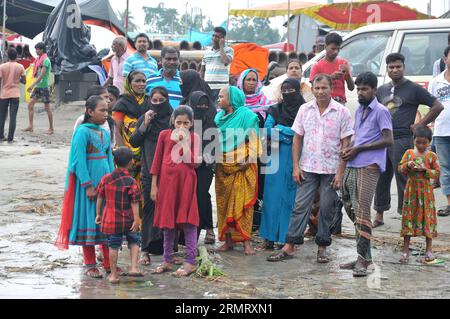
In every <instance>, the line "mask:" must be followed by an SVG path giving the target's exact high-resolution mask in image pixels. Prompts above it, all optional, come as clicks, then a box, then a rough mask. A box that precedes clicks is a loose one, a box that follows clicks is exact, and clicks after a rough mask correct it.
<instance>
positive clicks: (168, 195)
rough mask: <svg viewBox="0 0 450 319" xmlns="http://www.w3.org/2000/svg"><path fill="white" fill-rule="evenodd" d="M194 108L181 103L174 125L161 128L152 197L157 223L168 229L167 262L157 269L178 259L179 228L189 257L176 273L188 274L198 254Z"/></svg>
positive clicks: (165, 243) (153, 164) (153, 170)
mask: <svg viewBox="0 0 450 319" xmlns="http://www.w3.org/2000/svg"><path fill="white" fill-rule="evenodd" d="M192 126H193V112H192V109H191V108H190V107H187V106H179V107H178V108H177V109H175V110H174V111H173V115H172V127H173V129H168V130H164V131H161V133H160V134H159V138H158V144H157V146H156V151H155V157H154V159H153V163H152V168H151V170H150V173H151V174H152V190H151V199H152V200H153V201H155V218H154V226H155V227H157V228H160V229H162V230H163V233H164V245H163V246H164V263H163V264H162V265H160V266H159V267H157V268H156V269H155V271H154V272H155V273H162V272H165V271H171V270H172V267H173V263H174V258H173V246H174V242H175V238H176V232H177V230H178V229H180V230H183V232H184V236H185V242H186V254H187V256H186V260H185V263H184V264H183V267H181V268H180V269H178V270H177V272H176V273H175V274H176V275H177V276H188V275H189V274H191V273H192V272H194V271H195V268H196V261H195V257H196V256H197V227H198V224H199V215H198V205H197V193H196V189H197V175H196V173H195V167H196V166H198V165H196V163H201V159H198V158H197V157H198V155H197V154H199V150H198V148H199V145H200V140H199V137H198V136H197V135H195V134H194V133H193V132H190V130H191V129H192Z"/></svg>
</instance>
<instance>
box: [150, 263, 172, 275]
mask: <svg viewBox="0 0 450 319" xmlns="http://www.w3.org/2000/svg"><path fill="white" fill-rule="evenodd" d="M168 271H173V268H172V266H168V265H164V264H162V265H159V266H158V267H156V268H155V269H154V270H153V271H152V273H153V274H162V273H163V272H168Z"/></svg>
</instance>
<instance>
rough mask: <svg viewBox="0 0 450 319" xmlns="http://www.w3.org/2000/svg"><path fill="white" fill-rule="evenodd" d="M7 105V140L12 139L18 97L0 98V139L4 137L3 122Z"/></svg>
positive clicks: (17, 108)
mask: <svg viewBox="0 0 450 319" xmlns="http://www.w3.org/2000/svg"><path fill="white" fill-rule="evenodd" d="M8 106H9V130H8V141H12V140H13V139H14V132H15V131H16V119H17V111H18V110H19V99H18V98H11V99H1V100H0V139H4V138H5V122H6V118H7V117H8Z"/></svg>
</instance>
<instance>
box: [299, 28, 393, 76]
mask: <svg viewBox="0 0 450 319" xmlns="http://www.w3.org/2000/svg"><path fill="white" fill-rule="evenodd" d="M391 35H392V32H391V31H389V32H371V33H365V34H360V35H357V36H354V37H352V38H350V39H348V40H347V41H345V42H344V44H343V45H342V48H341V52H340V53H339V56H340V57H341V58H344V59H346V60H347V61H348V62H349V63H350V66H351V70H352V74H353V76H355V77H356V76H358V75H359V74H361V73H363V72H367V71H370V72H373V73H375V74H376V75H380V67H381V63H382V59H383V57H384V51H385V50H386V47H387V44H388V41H389V38H390V37H391ZM311 67H312V66H311ZM310 72H311V68H309V69H307V70H305V72H304V75H303V76H304V77H309V74H310Z"/></svg>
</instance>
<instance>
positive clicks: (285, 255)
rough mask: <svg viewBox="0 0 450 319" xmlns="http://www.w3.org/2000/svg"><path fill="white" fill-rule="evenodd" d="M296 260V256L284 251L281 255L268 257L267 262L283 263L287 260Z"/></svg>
mask: <svg viewBox="0 0 450 319" xmlns="http://www.w3.org/2000/svg"><path fill="white" fill-rule="evenodd" d="M292 258H294V255H289V254H288V253H287V252H285V251H284V250H282V251H281V252H279V253H276V254H273V255H270V256H269V257H267V261H283V260H286V259H292Z"/></svg>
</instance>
